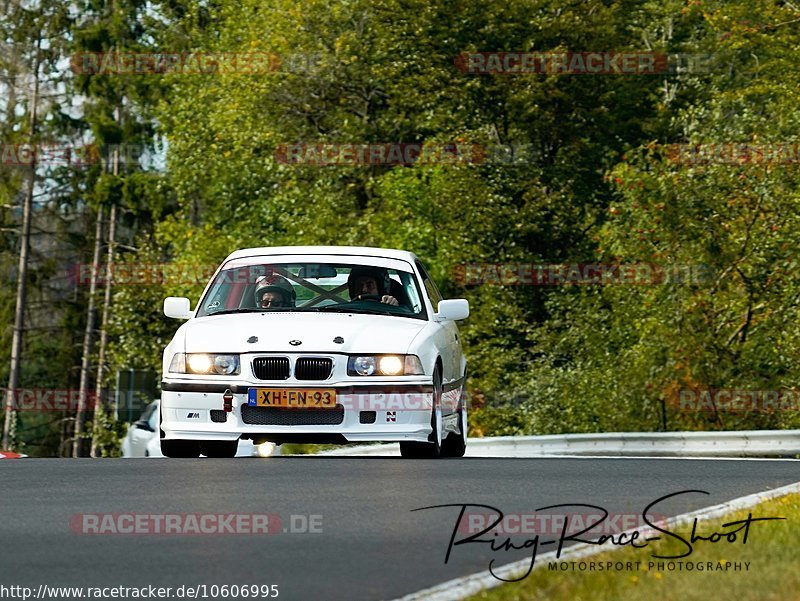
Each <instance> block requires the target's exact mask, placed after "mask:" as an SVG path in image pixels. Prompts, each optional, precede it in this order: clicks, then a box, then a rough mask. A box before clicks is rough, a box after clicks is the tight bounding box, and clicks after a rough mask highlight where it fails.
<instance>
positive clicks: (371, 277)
mask: <svg viewBox="0 0 800 601" xmlns="http://www.w3.org/2000/svg"><path fill="white" fill-rule="evenodd" d="M389 282H390V279H389V272H388V270H386V269H384V268H383V267H354V268H353V269H352V270H351V271H350V275H349V276H347V289H348V291H349V292H350V300H354V301H356V300H376V301H380V302H382V303H385V304H387V305H394V306H395V307H396V306H398V305H399V304H400V303H398V302H397V299H396V298H395V297H393V296H391V295H390V294H389V286H390V284H389Z"/></svg>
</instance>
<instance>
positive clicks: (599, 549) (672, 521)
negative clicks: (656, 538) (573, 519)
mask: <svg viewBox="0 0 800 601" xmlns="http://www.w3.org/2000/svg"><path fill="white" fill-rule="evenodd" d="M790 494H800V482H796V483H794V484H789V485H787V486H782V487H780V488H774V489H772V490H767V491H764V492H759V493H754V494H752V495H747V496H746V497H739V498H738V499H733V500H731V501H727V502H725V503H720V504H719V505H713V506H712V507H706V508H704V509H698V510H697V511H693V512H691V513H684V514H682V515H678V516H675V517H673V518H669V519H668V520H666V525H670V526H674V525H677V524H681V523H684V522H691V521H693V520H694V519H698V520H712V519H715V518H719V517H722V516H724V515H725V514H727V513H730V512H732V511H738V510H740V509H747V508H748V507H752V506H753V505H757V504H759V503H763V502H764V501H768V500H770V499H774V498H777V497H782V496H785V495H790ZM634 530H636V529H631V530H628V531H627V532H633V531H634ZM639 531H640V532H641V533H642V535H643V536H646V535H647V534H648V533H654V532H655V531H654V530H650V529H648V530H639ZM619 548H620V547H612V546H603V545H592V544H587V543H580V544H577V545H574V546H571V547H568V548H566V549H564V550H562V552H561V558H559V559H560V560H564V561H575V560H577V559H583V558H584V557H590V556H592V555H596V554H598V553H603V552H605V551H611V550H612V549H619ZM555 559H556V552H555V551H549V552H547V553H544V554H542V555H538V556H537V557H536V565H535V566H534V570H536V569H539V568H541V567H542V566H543V565H546V563H547V562H548V561H553V560H555ZM530 564H531V560H530V558H527V559H522V560H520V561H515V562H513V563H509V564H506V565H504V566H501V567H499V568H494V569H493V571H494V573H495V574H497V576H500V577H501V578H505V579H506V580H511V579H513V578H518V577H520V576H522V575H523V574H524V573H525V572H527V571H528V569H529V568H530ZM501 584H506V583H505V582H501V581H500V580H498V579H497V578H495V577H494V576H492V575H491V574H490V573H489V571H488V570H486V571H484V572H478V573H477V574H471V575H469V576H463V577H461V578H454V579H453V580H448V581H447V582H443V583H442V584H438V585H436V586H433V587H431V588H427V589H424V590H421V591H417V592H416V593H411V594H409V595H406V596H405V597H400V598H399V599H395V600H394V601H461V600H462V599H466V598H467V597H470V596H472V595H475V594H477V593H479V592H481V591H484V590H487V589H491V588H495V587H497V586H500V585H501Z"/></svg>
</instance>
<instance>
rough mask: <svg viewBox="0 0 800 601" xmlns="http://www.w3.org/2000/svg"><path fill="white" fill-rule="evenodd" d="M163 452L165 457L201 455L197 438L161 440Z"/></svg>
mask: <svg viewBox="0 0 800 601" xmlns="http://www.w3.org/2000/svg"><path fill="white" fill-rule="evenodd" d="M161 453H162V454H163V455H164V457H172V458H176V459H177V458H184V459H185V458H193V457H200V445H199V444H197V441H196V440H163V439H162V440H161Z"/></svg>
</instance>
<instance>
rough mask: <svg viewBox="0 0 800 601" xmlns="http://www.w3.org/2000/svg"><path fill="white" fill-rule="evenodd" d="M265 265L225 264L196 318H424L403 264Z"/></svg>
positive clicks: (255, 261) (255, 260)
mask: <svg viewBox="0 0 800 601" xmlns="http://www.w3.org/2000/svg"><path fill="white" fill-rule="evenodd" d="M269 261H270V257H251V258H250V259H249V260H248V261H242V260H241V259H240V260H237V261H229V262H228V263H227V264H226V265H225V267H224V268H223V269H222V270H221V271H220V272H219V273H218V274H217V276H216V278H214V281H213V283H212V284H211V286H210V287H209V288H208V292H207V293H206V295H205V297H204V298H203V300H202V301H201V303H200V306H199V309H198V312H197V317H204V316H206V315H221V314H230V313H245V312H264V311H282V312H287V311H288V312H311V311H316V312H342V313H367V314H376V315H394V316H398V317H412V318H417V319H426V318H427V316H426V314H425V307H424V303H423V302H422V296H421V291H420V287H419V284H418V282H417V278H416V277H415V276H414V274H413V272H412V271H411V266H410V265H408V264H407V263H405V262H403V261H391V263H392V266H391V267H383V266H377V265H374V264H373V265H366V264H360V263H339V262H336V263H332V262H331V263H325V262H320V261H319V260H315V261H314V262H310V261H309V262H286V263H282V262H269ZM406 265H407V269H405V268H404V266H406Z"/></svg>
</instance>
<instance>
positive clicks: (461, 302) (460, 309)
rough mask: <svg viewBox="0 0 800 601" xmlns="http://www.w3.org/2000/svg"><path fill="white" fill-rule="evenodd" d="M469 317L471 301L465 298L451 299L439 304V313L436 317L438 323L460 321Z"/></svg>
mask: <svg viewBox="0 0 800 601" xmlns="http://www.w3.org/2000/svg"><path fill="white" fill-rule="evenodd" d="M467 317H469V301H468V300H467V299H465V298H451V299H450V300H443V301H440V302H439V311H438V312H437V313H436V314H435V315H434V318H435V319H436V321H458V320H459V319H466V318H467Z"/></svg>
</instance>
